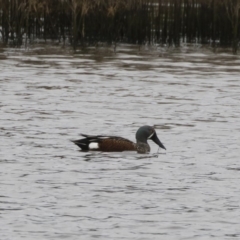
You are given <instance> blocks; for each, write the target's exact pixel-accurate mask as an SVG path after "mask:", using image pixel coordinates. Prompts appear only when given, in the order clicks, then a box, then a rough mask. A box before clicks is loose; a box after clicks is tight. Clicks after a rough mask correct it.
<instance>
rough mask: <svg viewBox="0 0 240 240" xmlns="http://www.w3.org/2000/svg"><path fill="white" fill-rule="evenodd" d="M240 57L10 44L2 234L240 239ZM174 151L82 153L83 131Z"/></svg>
mask: <svg viewBox="0 0 240 240" xmlns="http://www.w3.org/2000/svg"><path fill="white" fill-rule="evenodd" d="M239 66H240V57H239V56H234V55H231V54H228V53H223V52H218V53H213V52H212V51H211V50H210V49H203V48H194V47H193V48H192V47H187V46H186V47H183V48H181V49H164V48H160V47H155V48H153V47H152V48H150V47H147V46H146V47H142V48H141V49H139V48H138V47H137V46H132V45H121V46H118V47H117V49H116V52H115V51H113V49H112V48H111V47H99V48H90V47H89V48H86V49H80V50H78V51H77V52H73V51H72V50H71V48H68V47H65V48H63V47H60V46H56V45H47V46H45V45H34V46H32V47H29V48H18V49H16V48H6V47H1V48H0V149H1V150H0V239H1V240H20V239H24V240H32V239H36V240H46V239H69V240H72V239H85V240H86V239H104V240H106V239H111V240H112V239H121V240H122V239H127V240H128V239H129V240H130V239H131V240H134V239H135V240H145V239H147V240H148V239H151V240H155V239H156V240H158V239H164V240H165V239H168V240H180V239H181V240H182V239H194V240H195V239H197V240H198V239H204V240H206V239H240V209H239V207H240V206H239V205H240V200H239V199H240V161H239V159H240V149H239V146H240V107H239V105H240V67H239ZM146 124H148V125H154V126H155V129H156V132H157V134H158V136H159V139H160V140H161V141H162V143H163V144H164V145H165V147H166V148H167V151H164V150H162V149H161V150H160V151H159V153H158V154H156V153H157V151H158V147H157V145H155V144H154V143H153V142H150V141H149V144H150V146H151V153H150V154H137V153H132V152H123V153H100V152H81V151H79V149H78V147H77V146H76V145H74V144H73V143H72V142H71V141H70V140H71V139H78V138H80V133H85V134H105V135H117V136H121V137H125V138H128V139H130V140H132V141H135V132H136V131H137V129H138V128H139V127H140V126H142V125H146Z"/></svg>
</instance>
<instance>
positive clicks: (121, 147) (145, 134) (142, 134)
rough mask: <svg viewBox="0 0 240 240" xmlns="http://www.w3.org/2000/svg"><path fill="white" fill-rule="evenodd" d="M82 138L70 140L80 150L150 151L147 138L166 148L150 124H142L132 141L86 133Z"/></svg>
mask: <svg viewBox="0 0 240 240" xmlns="http://www.w3.org/2000/svg"><path fill="white" fill-rule="evenodd" d="M81 135H82V136H83V137H84V138H82V139H79V140H74V141H72V142H73V143H75V144H76V145H77V146H78V147H80V148H81V150H82V151H103V152H123V151H137V152H138V153H148V152H150V146H149V145H148V142H147V140H148V139H151V140H152V141H153V142H155V143H156V144H157V145H158V146H159V147H161V148H163V149H165V150H166V148H165V147H164V145H163V144H162V143H161V141H160V140H159V139H158V137H157V133H156V131H155V129H154V128H153V127H151V126H147V125H146V126H142V127H140V128H139V129H138V130H137V132H136V140H137V142H136V143H134V142H132V141H130V140H128V139H126V138H122V137H117V136H105V135H95V136H94V135H86V134H81Z"/></svg>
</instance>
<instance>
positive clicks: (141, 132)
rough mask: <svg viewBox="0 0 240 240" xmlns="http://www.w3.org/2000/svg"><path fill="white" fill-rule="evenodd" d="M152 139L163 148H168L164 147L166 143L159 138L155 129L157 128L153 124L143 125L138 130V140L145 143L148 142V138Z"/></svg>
mask: <svg viewBox="0 0 240 240" xmlns="http://www.w3.org/2000/svg"><path fill="white" fill-rule="evenodd" d="M148 139H151V140H152V141H154V142H155V143H156V144H157V145H158V146H159V147H160V148H163V149H165V150H166V148H165V147H164V145H163V144H162V143H161V141H160V140H159V139H158V136H157V133H156V131H155V129H154V128H153V127H151V126H147V125H146V126H143V127H140V128H139V129H138V130H137V133H136V140H137V142H138V143H139V142H143V143H147V140H148Z"/></svg>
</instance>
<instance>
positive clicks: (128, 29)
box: [0, 0, 240, 53]
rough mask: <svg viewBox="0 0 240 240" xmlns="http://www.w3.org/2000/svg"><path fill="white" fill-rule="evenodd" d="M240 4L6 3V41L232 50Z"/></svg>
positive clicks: (1, 29)
mask: <svg viewBox="0 0 240 240" xmlns="http://www.w3.org/2000/svg"><path fill="white" fill-rule="evenodd" d="M239 11H240V0H0V41H2V42H4V43H12V44H16V45H21V44H23V43H24V42H26V43H27V42H29V41H30V42H31V41H32V40H34V39H44V40H47V39H53V40H58V41H62V42H64V43H65V41H69V42H70V43H71V44H72V46H73V47H74V48H76V47H77V46H78V45H79V44H84V43H86V42H88V43H96V42H98V41H105V42H115V43H116V42H127V43H138V44H143V43H145V42H149V43H159V44H167V45H174V46H179V45H180V43H181V42H187V43H196V42H197V43H201V44H211V45H212V46H213V47H214V46H216V45H217V46H221V47H225V46H232V49H233V52H234V53H236V52H237V48H238V42H239V37H240V32H239Z"/></svg>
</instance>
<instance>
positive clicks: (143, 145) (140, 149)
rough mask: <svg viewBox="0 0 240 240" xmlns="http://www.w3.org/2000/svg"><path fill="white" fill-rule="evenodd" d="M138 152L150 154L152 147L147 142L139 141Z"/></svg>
mask: <svg viewBox="0 0 240 240" xmlns="http://www.w3.org/2000/svg"><path fill="white" fill-rule="evenodd" d="M137 152H138V153H147V152H150V146H149V145H148V143H147V141H146V142H140V141H137Z"/></svg>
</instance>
